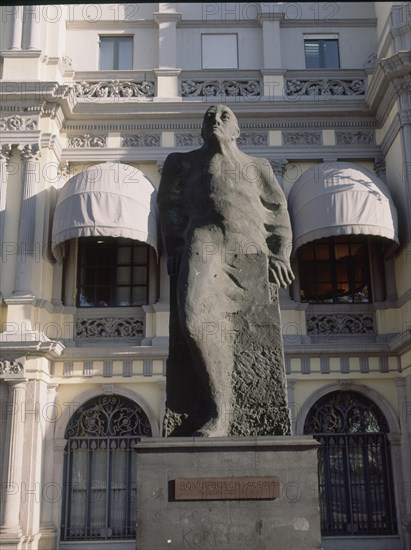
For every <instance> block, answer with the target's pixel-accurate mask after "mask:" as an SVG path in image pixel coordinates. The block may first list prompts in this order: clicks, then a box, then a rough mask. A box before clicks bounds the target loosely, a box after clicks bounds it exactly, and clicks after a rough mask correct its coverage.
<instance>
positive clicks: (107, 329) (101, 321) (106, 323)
mask: <svg viewBox="0 0 411 550" xmlns="http://www.w3.org/2000/svg"><path fill="white" fill-rule="evenodd" d="M143 336H144V323H143V321H141V320H138V319H135V318H134V317H130V318H113V317H101V318H97V319H77V321H76V337H77V338H142V337H143Z"/></svg>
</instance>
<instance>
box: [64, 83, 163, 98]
mask: <svg viewBox="0 0 411 550" xmlns="http://www.w3.org/2000/svg"><path fill="white" fill-rule="evenodd" d="M74 93H75V95H76V97H78V98H110V97H123V98H126V99H127V98H132V97H153V96H154V93H155V85H154V82H149V81H147V80H143V81H140V82H137V81H133V82H130V81H120V80H106V81H102V82H86V81H83V82H76V83H75V84H74Z"/></svg>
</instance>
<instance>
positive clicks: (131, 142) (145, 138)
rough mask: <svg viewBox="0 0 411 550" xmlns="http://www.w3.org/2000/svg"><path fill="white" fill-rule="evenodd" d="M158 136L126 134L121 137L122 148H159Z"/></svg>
mask: <svg viewBox="0 0 411 550" xmlns="http://www.w3.org/2000/svg"><path fill="white" fill-rule="evenodd" d="M160 137H161V136H160V134H130V135H128V134H126V135H123V136H121V145H122V147H160Z"/></svg>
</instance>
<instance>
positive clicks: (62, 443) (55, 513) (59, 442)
mask: <svg viewBox="0 0 411 550" xmlns="http://www.w3.org/2000/svg"><path fill="white" fill-rule="evenodd" d="M66 445H67V439H55V440H54V483H55V484H56V489H57V490H58V491H60V493H59V500H58V505H54V506H52V508H51V513H52V520H51V521H52V523H53V525H61V523H62V519H63V518H62V517H61V514H62V509H63V506H62V504H63V498H64V496H65V493H64V481H65V480H64V471H63V469H64V452H65V448H66Z"/></svg>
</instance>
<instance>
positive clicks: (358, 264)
mask: <svg viewBox="0 0 411 550" xmlns="http://www.w3.org/2000/svg"><path fill="white" fill-rule="evenodd" d="M299 260H300V273H301V296H302V301H303V302H310V303H314V304H332V303H334V304H346V303H351V304H358V303H362V304H364V303H369V302H371V296H370V274H369V268H368V247H367V240H366V238H365V237H363V236H358V237H357V236H351V235H347V236H344V237H343V236H341V237H330V238H329V239H321V240H318V241H314V242H311V243H308V244H306V245H304V246H302V247H301V248H300V250H299Z"/></svg>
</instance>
